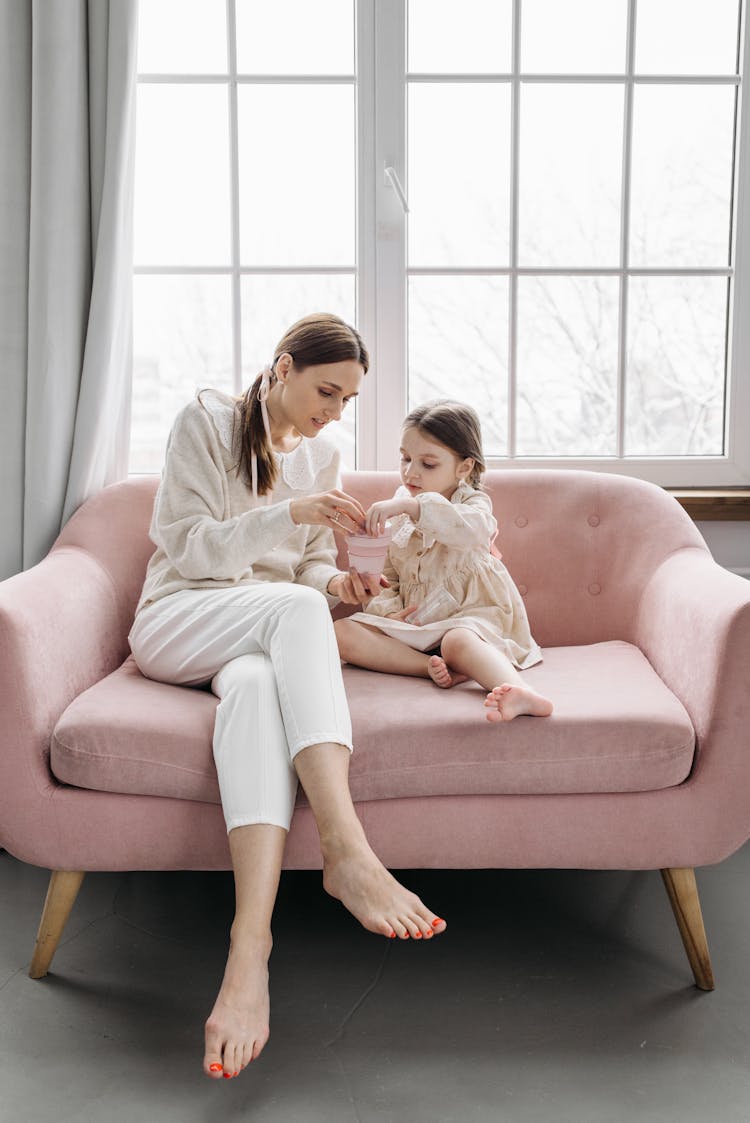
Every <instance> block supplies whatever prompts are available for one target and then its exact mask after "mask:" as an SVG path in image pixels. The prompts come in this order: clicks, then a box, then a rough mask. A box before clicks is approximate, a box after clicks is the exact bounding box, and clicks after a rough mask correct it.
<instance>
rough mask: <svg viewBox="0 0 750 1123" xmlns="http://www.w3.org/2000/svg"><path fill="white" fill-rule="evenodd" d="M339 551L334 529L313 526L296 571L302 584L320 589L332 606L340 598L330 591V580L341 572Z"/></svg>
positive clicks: (296, 578) (296, 576)
mask: <svg viewBox="0 0 750 1123" xmlns="http://www.w3.org/2000/svg"><path fill="white" fill-rule="evenodd" d="M337 552H338V551H337V547H336V539H335V537H334V534H333V531H332V530H329V529H328V527H325V526H311V527H310V533H309V534H308V536H307V543H306V545H305V553H304V556H303V558H302V561H301V562H300V564H299V565H298V566H297V570H296V572H295V580H296V581H299V583H300V585H309V586H310V587H311V588H313V589H318V590H319V591H320V592H321V593H323V595H324V596H325V598H326V600H327V601H328V603H329V604H330V605H331V606H334V605H337V604H338V603H339V598H338V597H332V596H331V594H330V593H329V592H328V582H329V581H330V580H331V578H332V577H335V576H336V575H337V574H338V573H340V572H341V570H340V569H339V568H338V566H337V565H336V554H337Z"/></svg>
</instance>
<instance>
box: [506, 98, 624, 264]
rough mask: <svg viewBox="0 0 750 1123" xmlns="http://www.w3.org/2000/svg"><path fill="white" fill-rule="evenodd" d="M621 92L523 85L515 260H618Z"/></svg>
mask: <svg viewBox="0 0 750 1123" xmlns="http://www.w3.org/2000/svg"><path fill="white" fill-rule="evenodd" d="M622 121H623V90H622V87H621V86H619V85H617V86H610V85H607V86H604V85H595V84H588V83H587V84H583V85H575V84H573V85H567V84H566V85H557V84H554V85H548V84H544V85H523V86H522V90H521V156H520V204H519V262H520V264H521V265H546V266H551V265H561V266H609V267H611V266H616V265H618V264H619V261H620V195H621V168H622Z"/></svg>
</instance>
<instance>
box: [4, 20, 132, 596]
mask: <svg viewBox="0 0 750 1123" xmlns="http://www.w3.org/2000/svg"><path fill="white" fill-rule="evenodd" d="M136 35H137V0H0V146H1V148H0V152H1V153H2V155H0V386H1V387H2V398H1V402H0V528H1V529H0V578H2V577H6V576H8V575H10V574H11V573H14V572H16V571H18V570H19V569H26V568H28V566H30V565H33V564H35V563H36V562H37V561H39V559H40V558H42V557H43V556H44V554H45V553H46V552H47V550H48V549H49V547H50V545H51V544H52V542H53V540H54V538H55V536H56V535H57V533H58V531H59V529H60V527H61V525H62V524H63V523H64V522H65V521H66V520H67V519H68V518H69V517H70V515H71V514H72V513H73V511H75V509H76V508H77V507H78V506H79V505H80V504H81V503H82V502H83V500H84V499H86V498H87V497H88V496H89V495H91V494H93V493H94V492H96V491H98V490H99V489H100V488H101V487H103V486H104V485H105V484H108V483H112V482H113V481H115V480H117V479H121V478H123V477H124V476H125V475H126V474H127V445H128V439H129V424H130V380H131V350H132V343H131V339H132V296H131V271H132V256H133V253H132V240H133V233H132V231H133V220H132V213H133V180H134V143H135V135H134V130H135V93H136Z"/></svg>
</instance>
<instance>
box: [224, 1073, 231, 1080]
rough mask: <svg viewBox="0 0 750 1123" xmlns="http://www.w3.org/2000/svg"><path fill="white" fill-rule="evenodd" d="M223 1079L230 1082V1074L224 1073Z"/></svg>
mask: <svg viewBox="0 0 750 1123" xmlns="http://www.w3.org/2000/svg"><path fill="white" fill-rule="evenodd" d="M224 1079H225V1080H231V1079H232V1074H231V1072H225V1073H224Z"/></svg>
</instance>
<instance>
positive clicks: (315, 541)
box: [294, 437, 341, 608]
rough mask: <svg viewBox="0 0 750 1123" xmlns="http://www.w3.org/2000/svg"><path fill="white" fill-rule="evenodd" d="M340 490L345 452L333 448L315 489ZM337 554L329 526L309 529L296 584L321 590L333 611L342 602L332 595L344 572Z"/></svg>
mask: <svg viewBox="0 0 750 1123" xmlns="http://www.w3.org/2000/svg"><path fill="white" fill-rule="evenodd" d="M318 440H319V441H320V437H318ZM321 445H322V442H321ZM336 488H338V489H339V490H340V489H341V453H340V452H339V450H338V449H337V448H332V449H331V457H330V460H329V461H328V462H327V463H326V464H325V466H324V467H323V468H322V469H321V470H320V471H319V472H318V474H317V475H316V478H315V482H314V484H313V485H312V490H313V491H314V492H317V491H333V490H334V489H336ZM337 554H338V545H337V542H336V536H335V535H334V533H333V531H332V530H331V529H330V528H329V527H326V526H319V525H311V526H309V527H308V528H307V538H306V541H305V551H304V554H303V555H302V557H301V559H300V561H299V564H298V565H297V568H296V570H295V574H294V577H295V581H299V583H300V585H309V586H310V587H311V588H312V589H318V591H319V592H321V593H322V594H323V596H324V597H325V598H326V600H327V601H328V604H329V605H330V607H331V608H333V607H335V605H337V604H338V603H339V598H338V597H333V596H331V594H330V593H329V592H328V583H329V581H330V580H331V578H332V577H335V576H336V575H337V574H339V573H341V570H340V569H339V567H338V566H337V564H336V557H337Z"/></svg>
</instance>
